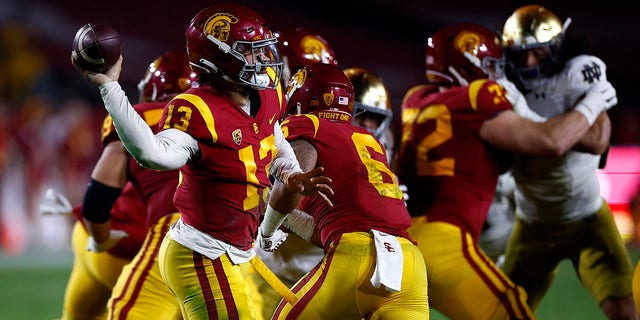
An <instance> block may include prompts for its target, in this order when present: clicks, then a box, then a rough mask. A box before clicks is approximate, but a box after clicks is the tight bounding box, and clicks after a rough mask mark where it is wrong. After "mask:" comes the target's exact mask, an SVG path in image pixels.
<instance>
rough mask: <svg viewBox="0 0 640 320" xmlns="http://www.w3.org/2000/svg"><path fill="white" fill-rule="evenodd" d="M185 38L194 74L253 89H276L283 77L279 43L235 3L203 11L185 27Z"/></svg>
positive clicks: (259, 19)
mask: <svg viewBox="0 0 640 320" xmlns="http://www.w3.org/2000/svg"><path fill="white" fill-rule="evenodd" d="M186 38H187V52H188V54H189V60H190V65H191V69H192V70H193V71H195V72H196V73H210V74H217V75H221V76H222V77H223V78H224V79H225V80H227V81H230V82H232V83H237V84H246V85H250V86H252V87H254V88H256V89H264V88H276V87H277V86H278V83H279V80H280V76H281V75H282V62H281V61H280V56H279V54H278V49H277V46H276V43H277V42H278V39H277V38H276V37H275V36H274V35H273V33H272V32H271V30H270V29H269V27H268V26H267V25H266V23H265V21H264V19H262V17H261V16H260V15H258V13H256V12H255V11H253V10H252V9H250V8H248V7H245V6H242V5H238V4H235V3H220V4H216V5H213V6H210V7H208V8H205V9H203V10H202V11H200V12H199V13H198V14H196V15H195V17H193V19H192V20H191V22H190V23H189V25H188V26H187V30H186Z"/></svg>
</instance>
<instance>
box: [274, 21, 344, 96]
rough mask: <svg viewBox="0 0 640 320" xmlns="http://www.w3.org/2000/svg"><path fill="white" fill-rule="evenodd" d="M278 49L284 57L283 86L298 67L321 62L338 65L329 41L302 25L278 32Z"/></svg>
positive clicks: (282, 57)
mask: <svg viewBox="0 0 640 320" xmlns="http://www.w3.org/2000/svg"><path fill="white" fill-rule="evenodd" d="M276 36H277V37H278V51H279V53H280V58H281V59H282V88H287V86H288V84H289V79H290V78H291V76H293V74H294V73H296V71H298V69H300V68H302V67H303V66H305V65H308V64H309V63H314V62H320V63H327V64H332V65H336V66H337V65H338V61H337V60H336V55H335V52H334V51H333V48H331V45H329V42H327V40H326V39H325V38H324V37H323V36H321V35H319V34H318V33H316V32H314V31H312V30H310V29H308V28H305V27H301V26H297V27H293V28H287V29H284V30H281V31H277V32H276Z"/></svg>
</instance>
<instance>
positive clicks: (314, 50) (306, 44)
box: [300, 36, 331, 63]
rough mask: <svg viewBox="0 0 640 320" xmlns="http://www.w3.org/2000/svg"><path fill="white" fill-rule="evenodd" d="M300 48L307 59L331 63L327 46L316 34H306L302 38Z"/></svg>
mask: <svg viewBox="0 0 640 320" xmlns="http://www.w3.org/2000/svg"><path fill="white" fill-rule="evenodd" d="M300 49H302V52H303V53H302V55H303V57H304V58H305V59H307V60H310V61H315V62H322V63H329V58H330V57H331V55H330V54H329V52H328V50H327V46H326V45H325V44H324V43H322V41H320V40H318V38H316V37H314V36H305V37H304V38H302V40H300Z"/></svg>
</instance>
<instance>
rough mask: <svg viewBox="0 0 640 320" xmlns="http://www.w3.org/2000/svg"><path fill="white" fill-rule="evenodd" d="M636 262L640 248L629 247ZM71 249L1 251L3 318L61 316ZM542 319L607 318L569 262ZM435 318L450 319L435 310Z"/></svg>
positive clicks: (547, 299) (40, 319) (543, 306)
mask: <svg viewBox="0 0 640 320" xmlns="http://www.w3.org/2000/svg"><path fill="white" fill-rule="evenodd" d="M629 253H630V254H631V259H632V262H633V263H634V266H635V263H636V262H637V260H638V256H639V255H640V248H629ZM72 259H73V256H72V254H71V252H67V251H63V252H57V253H55V254H52V253H44V252H28V253H25V254H23V255H21V256H19V257H10V256H6V255H4V254H2V253H0V284H1V287H2V290H0V319H6V320H51V319H56V318H58V317H59V316H60V312H61V309H62V300H63V297H64V288H65V285H66V282H67V278H68V277H69V271H70V269H71V263H72ZM537 316H538V318H539V319H541V320H547V319H549V320H555V319H562V320H600V319H605V317H604V316H603V315H602V313H601V312H600V309H599V308H598V306H597V305H596V303H595V301H593V300H592V298H591V297H590V296H589V295H588V294H587V293H586V292H585V291H584V289H583V288H582V287H581V285H580V283H579V282H578V278H577V277H576V276H575V274H574V272H573V268H572V267H571V264H570V263H569V262H568V261H564V262H563V263H562V264H561V266H560V271H559V273H558V277H557V278H556V280H555V282H554V284H553V286H552V288H551V290H550V291H549V293H548V294H547V296H546V297H545V299H544V300H543V301H542V304H541V306H540V310H538V314H537ZM431 319H433V320H441V319H446V318H444V317H443V316H442V315H441V314H438V312H437V311H434V310H432V311H431Z"/></svg>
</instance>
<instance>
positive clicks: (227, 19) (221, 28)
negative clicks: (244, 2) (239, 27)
mask: <svg viewBox="0 0 640 320" xmlns="http://www.w3.org/2000/svg"><path fill="white" fill-rule="evenodd" d="M232 23H238V18H236V17H235V16H233V15H231V14H229V13H216V14H214V15H213V16H211V17H210V18H209V19H207V21H205V23H204V28H203V29H204V33H205V34H206V35H212V36H213V37H214V38H216V39H218V40H220V41H222V42H226V41H227V39H228V38H229V31H230V30H231V24H232Z"/></svg>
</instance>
